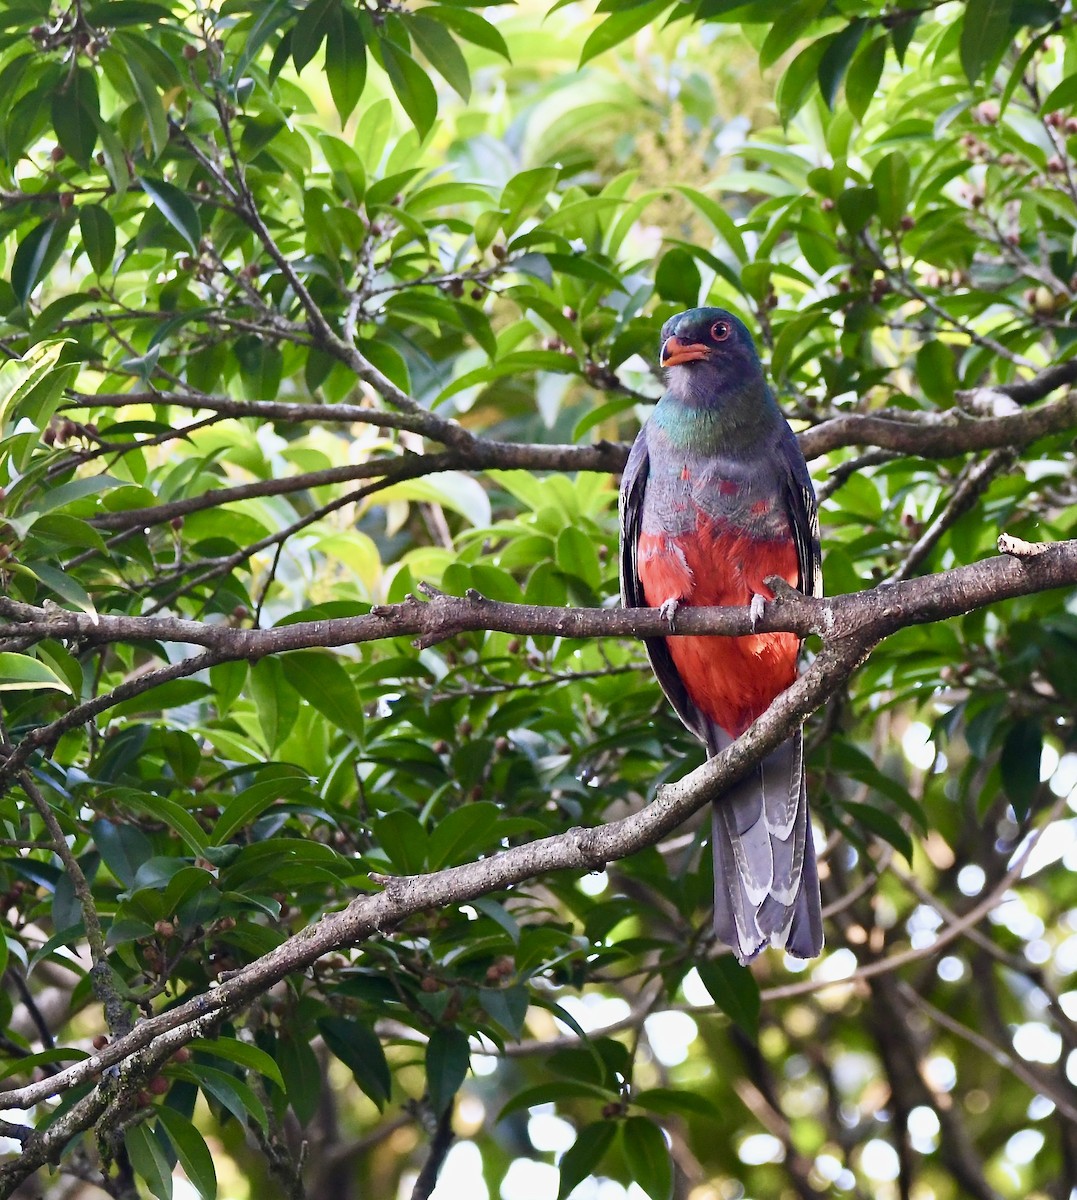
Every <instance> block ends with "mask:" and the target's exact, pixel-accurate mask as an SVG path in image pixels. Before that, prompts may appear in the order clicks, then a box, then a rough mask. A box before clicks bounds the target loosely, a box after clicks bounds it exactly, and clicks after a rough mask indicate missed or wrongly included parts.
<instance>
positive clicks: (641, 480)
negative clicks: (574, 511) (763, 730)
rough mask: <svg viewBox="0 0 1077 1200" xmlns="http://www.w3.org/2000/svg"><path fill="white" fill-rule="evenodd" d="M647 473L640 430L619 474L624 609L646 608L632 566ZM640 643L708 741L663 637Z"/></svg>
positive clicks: (708, 726) (678, 707)
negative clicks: (621, 473) (620, 474)
mask: <svg viewBox="0 0 1077 1200" xmlns="http://www.w3.org/2000/svg"><path fill="white" fill-rule="evenodd" d="M649 474H650V456H649V455H648V453H647V441H646V437H645V434H644V431H643V430H641V431H640V433H639V436H638V437H637V438H636V440H635V442H634V443H633V445H632V450H631V453H630V454H629V456H628V462H627V463H626V464H625V470H624V474H623V475H622V476H621V503H620V509H621V603H622V604H623V605H624V606H625V608H648V607H649V605H648V604H647V598H646V597H645V596H644V594H643V584H642V583H641V582H640V578H639V570H638V568H637V566H636V549H637V547H638V545H639V535H640V532H641V530H642V527H643V500H644V496H645V495H646V492H647V478H648V475H649ZM643 644H644V646H645V647H646V650H647V657H648V658H649V659H650V660H651V669H652V670H653V671H654V674H655V678H656V679H657V680H658V683H659V685H660V687H661V688H662V691H663V692H665V694H666V698H667V699H668V700H669V702H670V704H672V705H673V708H674V710H675V711H676V713H677V716H678V717H680V719H681V720H682V721H683V722H684V723H685V725H686V726H687V727H688V728H689V729H690V730H691V731H692V732H693V733H694V734H695V735H696V737H697V738H699V740H700V741H701V742H705V743H708V744H709V742H710V739H711V737H712V736H713V735H712V732H711V731H712V727H713V726H712V722H711V721H709V720H708V719H707V718H706V717H705V716H704V715H703V714H702V713H701V712H700V711H699V709H698V708H696V706H695V705H694V704H693V703H692V701H691V700H690V699H689V698H688V692H687V691H686V690H685V686H684V683H683V682H682V681H681V677H680V675H679V674H678V673H677V668H676V667H675V666H674V665H673V656H672V655H671V654H670V652H669V650H668V648H667V647H666V639H665V638H644V639H643Z"/></svg>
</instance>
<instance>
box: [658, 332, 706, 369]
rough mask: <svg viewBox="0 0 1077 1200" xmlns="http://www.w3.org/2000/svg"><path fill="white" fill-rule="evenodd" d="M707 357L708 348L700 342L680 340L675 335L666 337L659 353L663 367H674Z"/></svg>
mask: <svg viewBox="0 0 1077 1200" xmlns="http://www.w3.org/2000/svg"><path fill="white" fill-rule="evenodd" d="M709 357H710V349H709V348H708V347H707V346H704V345H703V344H702V343H701V342H680V341H678V340H677V339H676V338H675V337H671V338H666V341H665V344H664V345H663V346H662V353H661V355H660V359H661V363H662V366H663V367H676V366H679V365H680V364H681V363H686V362H695V361H696V360H697V359H700V358H709Z"/></svg>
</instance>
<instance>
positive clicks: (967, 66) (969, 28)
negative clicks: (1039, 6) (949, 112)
mask: <svg viewBox="0 0 1077 1200" xmlns="http://www.w3.org/2000/svg"><path fill="white" fill-rule="evenodd" d="M1012 11H1013V0H968V3H967V4H966V5H965V14H964V18H963V20H962V23H961V47H960V49H961V66H962V68H963V69H964V71H965V75H966V76H967V78H968V81H969V83H976V82H977V80H978V79H979V78H980V76H981V74H983V70H984V68H985V67H986V66H988V65H989V64H991V63H993V62H994V61H995V60H996V59H997V58H999V57H1001V55H1002V52H1003V51H1004V50H1005V49H1006V47H1007V46H1008V45H1009V44H1010V40H1011V39H1010V15H1011V13H1012Z"/></svg>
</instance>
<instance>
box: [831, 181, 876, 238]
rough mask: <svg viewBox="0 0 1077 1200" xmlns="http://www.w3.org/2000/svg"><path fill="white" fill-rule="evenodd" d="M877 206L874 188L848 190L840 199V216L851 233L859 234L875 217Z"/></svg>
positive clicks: (852, 188)
mask: <svg viewBox="0 0 1077 1200" xmlns="http://www.w3.org/2000/svg"><path fill="white" fill-rule="evenodd" d="M877 205H878V197H877V196H876V194H875V189H874V188H869V187H851V188H846V189H845V191H843V192H842V193H841V195H840V196H839V197H838V215H839V216H840V217H841V220H842V224H843V225H844V226H845V228H846V229H848V231H849V232H850V233H859V232H860V231H861V230H862V229H863V228H865V226H866V225H867V223H868V222H869V221H870V220H871V218H872V217H873V216H874V215H875V209H876V207H877Z"/></svg>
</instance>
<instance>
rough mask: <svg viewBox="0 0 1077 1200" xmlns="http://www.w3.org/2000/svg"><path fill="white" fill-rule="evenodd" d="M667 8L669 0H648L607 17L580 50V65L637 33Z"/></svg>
mask: <svg viewBox="0 0 1077 1200" xmlns="http://www.w3.org/2000/svg"><path fill="white" fill-rule="evenodd" d="M667 8H669V0H649V2H648V3H645V4H637V5H636V6H635V7H633V8H625V9H624V10H623V11H621V12H615V13H614V14H613V15H612V16H609V17H607V18H606V19H605V20H604V21H603V22H602V24H601V25H599V26H598V28H597V29H595V30H592V32H591V34H590V35H589V36H588V38H587V41H585V42H584V43H583V49H582V50H581V51H580V66H581V67H582V66H584V64H585V63H589V62H590V61H591V59H592V58H595V57H597V56H598V55H599V54H604V53H605V52H606V51H607V50H612V49H613V47H614V46H617V45H619V44H620V43H621V42H623V41H625V40H626V39H627V38H630V37H631V36H632V35H633V34H634V33H638V32H639V31H640V30H641V29H642V28H643V27H644V26H645V25H649V24H650V23H651V22H652V21H653V20H654V19H655V18H656V17H658V16H660V15H661V14H662V13H664V12H665V11H666V9H667Z"/></svg>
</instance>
